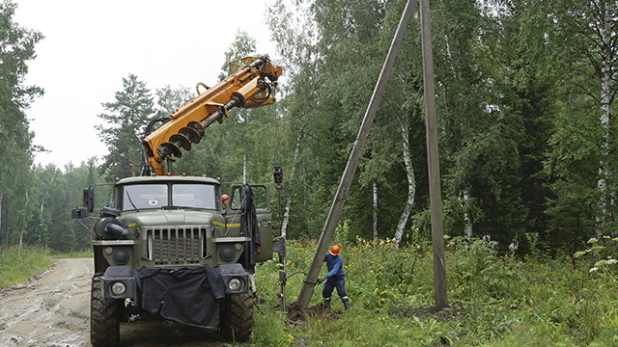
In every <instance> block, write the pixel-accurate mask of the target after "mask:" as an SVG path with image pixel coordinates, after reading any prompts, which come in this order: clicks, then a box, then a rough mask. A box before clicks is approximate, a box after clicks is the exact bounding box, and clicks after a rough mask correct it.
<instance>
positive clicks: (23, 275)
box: [0, 246, 52, 289]
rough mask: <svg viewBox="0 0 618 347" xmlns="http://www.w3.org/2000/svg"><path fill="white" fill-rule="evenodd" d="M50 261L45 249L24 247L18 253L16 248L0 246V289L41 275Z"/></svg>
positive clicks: (48, 253) (47, 251)
mask: <svg viewBox="0 0 618 347" xmlns="http://www.w3.org/2000/svg"><path fill="white" fill-rule="evenodd" d="M51 259H52V257H51V255H50V252H49V250H47V249H42V248H39V247H30V246H26V247H24V248H23V249H22V250H21V252H19V250H18V248H17V247H2V246H0V289H5V288H8V287H10V286H12V285H14V284H16V283H20V282H23V281H26V280H27V279H28V278H30V277H32V276H35V275H39V274H41V273H42V272H43V271H44V270H45V269H46V268H47V267H48V266H49V265H50V264H51Z"/></svg>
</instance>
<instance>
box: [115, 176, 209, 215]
mask: <svg viewBox="0 0 618 347" xmlns="http://www.w3.org/2000/svg"><path fill="white" fill-rule="evenodd" d="M168 192H169V186H168V185H167V184H135V185H126V186H124V192H123V199H122V210H123V211H131V210H136V209H137V210H138V211H139V210H143V209H144V210H145V209H152V208H155V209H161V208H166V209H172V208H174V207H177V208H196V209H209V210H215V209H217V199H216V190H215V186H214V185H211V184H197V183H182V184H181V183H176V184H172V185H171V192H172V194H171V198H172V199H171V201H170V200H169V198H168V197H169V193H168Z"/></svg>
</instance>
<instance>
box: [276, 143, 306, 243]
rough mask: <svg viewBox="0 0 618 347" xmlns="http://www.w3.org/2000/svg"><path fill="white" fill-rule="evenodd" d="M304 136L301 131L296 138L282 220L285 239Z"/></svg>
mask: <svg viewBox="0 0 618 347" xmlns="http://www.w3.org/2000/svg"><path fill="white" fill-rule="evenodd" d="M302 138H303V132H302V131H301V132H300V133H299V134H298V138H297V139H296V149H295V150H294V158H293V159H292V170H290V177H289V178H288V189H287V191H288V197H287V200H286V202H285V209H284V212H283V221H282V222H281V237H283V239H284V240H285V239H287V234H288V222H289V220H290V206H292V180H293V178H294V173H295V172H296V162H297V161H298V156H299V155H300V142H301V140H302Z"/></svg>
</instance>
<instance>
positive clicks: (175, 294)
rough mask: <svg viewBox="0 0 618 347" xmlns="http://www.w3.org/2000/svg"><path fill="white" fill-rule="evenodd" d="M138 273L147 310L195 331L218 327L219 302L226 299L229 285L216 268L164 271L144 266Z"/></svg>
mask: <svg viewBox="0 0 618 347" xmlns="http://www.w3.org/2000/svg"><path fill="white" fill-rule="evenodd" d="M138 272H139V276H140V278H141V282H142V288H141V289H142V293H141V305H142V308H143V309H144V310H146V311H148V312H150V313H152V314H159V315H161V317H163V318H165V319H169V320H172V321H176V322H179V323H183V324H187V325H191V326H195V327H200V328H210V329H213V328H216V327H218V325H219V299H222V298H224V297H225V284H224V283H223V279H222V278H221V274H220V273H219V272H218V271H217V270H216V269H215V268H214V267H212V266H209V265H204V266H199V267H193V268H182V269H162V268H156V267H149V266H144V267H142V268H141V269H139V270H138Z"/></svg>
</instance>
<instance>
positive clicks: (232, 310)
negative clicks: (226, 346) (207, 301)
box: [219, 293, 253, 342]
mask: <svg viewBox="0 0 618 347" xmlns="http://www.w3.org/2000/svg"><path fill="white" fill-rule="evenodd" d="M252 329H253V295H252V294H251V293H247V294H233V295H228V296H226V297H225V299H223V304H222V307H221V313H220V321H219V330H220V331H221V334H222V335H223V336H224V337H225V338H226V339H228V340H230V341H238V342H245V341H248V340H249V339H250V338H251V330H252Z"/></svg>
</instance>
